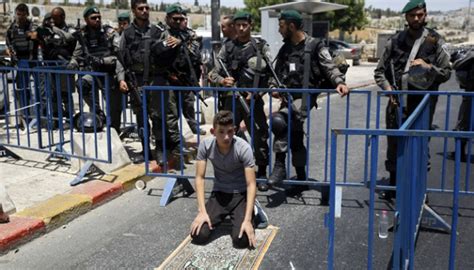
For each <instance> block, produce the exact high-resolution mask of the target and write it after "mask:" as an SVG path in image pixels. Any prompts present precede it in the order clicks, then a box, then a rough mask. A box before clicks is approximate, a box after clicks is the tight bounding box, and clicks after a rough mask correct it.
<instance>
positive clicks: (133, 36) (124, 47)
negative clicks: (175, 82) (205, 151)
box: [120, 0, 181, 165]
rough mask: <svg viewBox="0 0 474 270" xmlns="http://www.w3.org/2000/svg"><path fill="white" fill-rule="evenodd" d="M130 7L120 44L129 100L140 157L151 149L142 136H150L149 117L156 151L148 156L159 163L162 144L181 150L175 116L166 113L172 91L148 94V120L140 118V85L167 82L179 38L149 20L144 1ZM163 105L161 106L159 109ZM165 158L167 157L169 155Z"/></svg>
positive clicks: (172, 109)
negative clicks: (131, 14)
mask: <svg viewBox="0 0 474 270" xmlns="http://www.w3.org/2000/svg"><path fill="white" fill-rule="evenodd" d="M131 9H132V12H133V18H134V19H133V21H132V22H131V23H130V25H129V27H127V28H126V29H125V30H124V32H123V34H122V38H121V43H120V53H121V58H122V61H123V63H124V66H125V67H127V72H126V73H127V74H126V75H127V78H128V79H127V82H128V84H129V85H130V89H129V91H128V93H129V94H130V103H131V106H132V110H133V112H134V113H135V115H136V116H137V126H138V135H139V137H140V140H141V143H142V149H143V152H142V154H143V156H144V155H145V152H144V151H145V148H148V149H150V145H148V146H145V136H146V137H150V135H149V134H145V133H144V125H149V124H148V123H149V122H150V121H149V120H151V124H152V126H151V132H152V133H153V135H154V138H155V150H154V151H151V149H150V151H149V152H148V156H149V157H150V159H154V160H156V162H157V163H158V164H159V165H163V164H164V151H165V149H164V147H163V145H165V147H166V149H167V150H168V151H170V152H171V153H174V154H176V153H180V149H179V145H180V139H181V137H180V133H179V127H178V122H177V121H174V119H176V116H173V117H170V114H169V113H168V112H169V111H175V110H176V109H175V108H171V107H172V104H171V101H170V98H171V95H172V94H171V93H170V92H171V91H164V92H159V91H151V92H150V93H149V94H148V95H147V97H148V98H149V100H148V101H147V103H148V106H149V107H148V110H149V118H150V119H149V120H148V119H143V105H142V104H141V99H142V97H141V96H142V92H141V88H142V87H143V86H157V85H167V84H168V82H167V79H166V76H167V74H168V69H169V67H170V65H169V63H170V62H172V61H173V59H175V58H176V55H177V51H178V47H179V45H180V40H179V39H177V38H175V37H172V36H171V35H170V33H169V31H168V30H167V29H165V28H164V27H163V25H161V24H158V25H157V24H152V23H151V22H150V6H149V5H148V3H147V0H132V1H131ZM162 104H163V105H164V108H162ZM163 112H164V114H163ZM163 118H165V121H164V122H165V125H162V122H163V121H162V120H163ZM170 118H172V119H173V121H171V120H170ZM149 130H150V129H149ZM167 157H168V160H169V157H170V155H167ZM136 162H138V160H136Z"/></svg>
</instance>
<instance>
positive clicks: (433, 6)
mask: <svg viewBox="0 0 474 270" xmlns="http://www.w3.org/2000/svg"><path fill="white" fill-rule="evenodd" d="M151 1H152V2H158V3H159V2H161V0H151ZM198 1H199V4H201V5H205V4H208V5H210V4H211V1H210V0H198ZM323 1H324V0H323ZM425 1H426V4H427V6H428V10H440V11H448V10H454V9H459V8H461V7H467V6H468V5H469V0H425ZM163 2H165V3H173V2H176V1H174V0H163ZM180 2H181V3H194V0H180ZM407 2H408V0H365V6H367V7H368V6H370V5H372V7H374V8H383V9H386V8H390V9H392V10H401V9H402V8H403V6H404V5H405V4H406V3H407ZM221 6H228V7H233V6H237V7H243V6H244V1H243V0H221ZM473 7H474V0H473Z"/></svg>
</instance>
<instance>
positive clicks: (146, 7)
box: [137, 6, 150, 11]
mask: <svg viewBox="0 0 474 270" xmlns="http://www.w3.org/2000/svg"><path fill="white" fill-rule="evenodd" d="M137 9H138V10H140V11H144V10H150V7H149V6H142V7H137Z"/></svg>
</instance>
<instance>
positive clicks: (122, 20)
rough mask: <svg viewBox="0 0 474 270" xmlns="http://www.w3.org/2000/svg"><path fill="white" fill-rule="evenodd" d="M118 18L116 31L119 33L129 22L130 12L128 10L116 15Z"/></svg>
mask: <svg viewBox="0 0 474 270" xmlns="http://www.w3.org/2000/svg"><path fill="white" fill-rule="evenodd" d="M117 20H118V30H117V32H118V33H119V35H121V34H122V32H123V30H125V28H127V27H128V25H129V24H130V13H128V12H122V13H120V14H119V15H118V17H117Z"/></svg>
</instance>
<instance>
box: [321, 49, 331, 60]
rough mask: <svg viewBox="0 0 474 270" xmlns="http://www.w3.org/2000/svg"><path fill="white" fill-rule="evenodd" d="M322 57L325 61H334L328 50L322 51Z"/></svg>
mask: <svg viewBox="0 0 474 270" xmlns="http://www.w3.org/2000/svg"><path fill="white" fill-rule="evenodd" d="M321 56H322V57H323V58H324V59H325V60H329V61H331V59H332V57H331V54H330V53H329V50H328V49H327V48H323V49H321Z"/></svg>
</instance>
